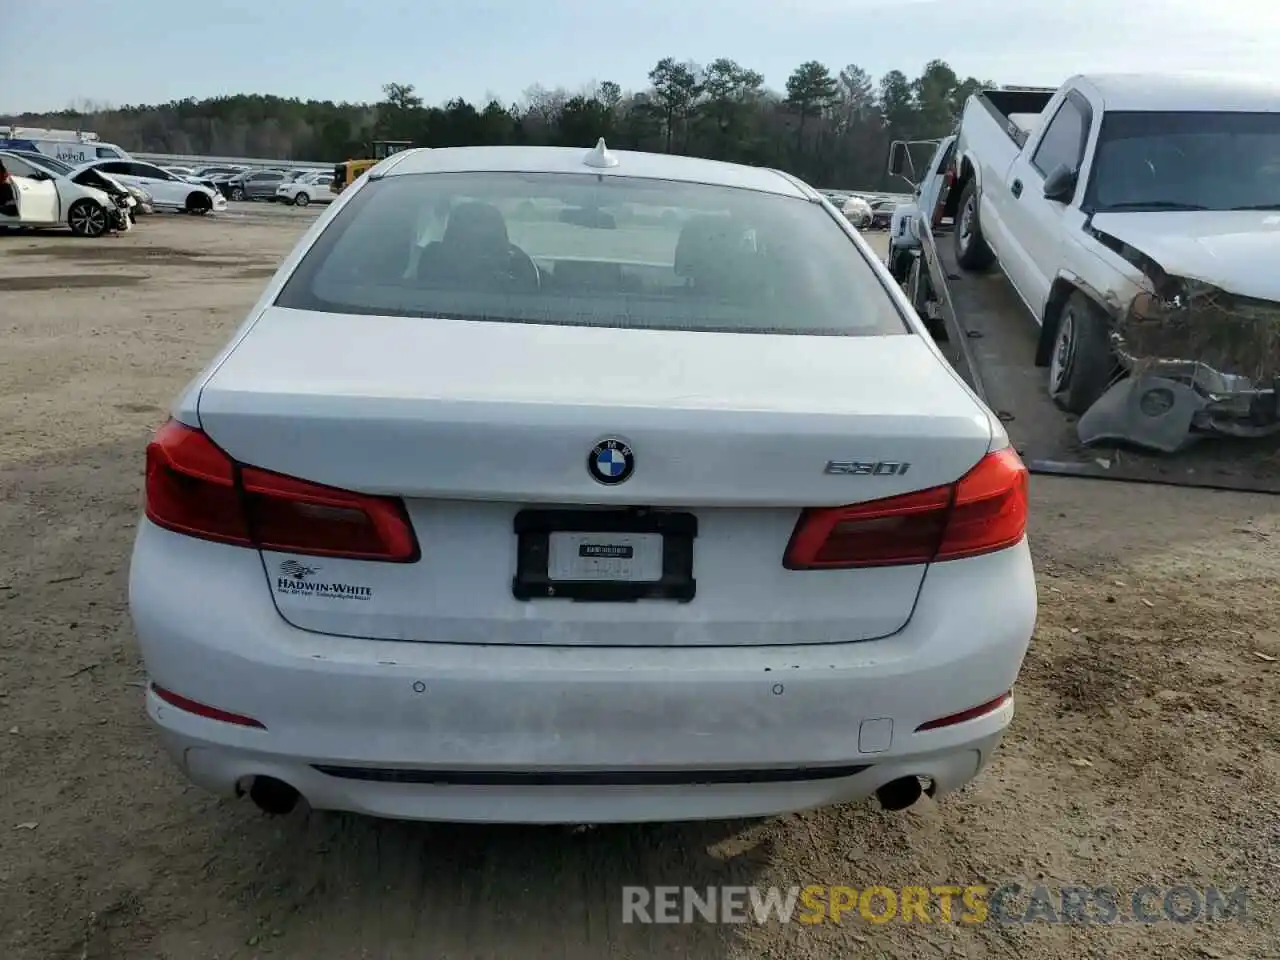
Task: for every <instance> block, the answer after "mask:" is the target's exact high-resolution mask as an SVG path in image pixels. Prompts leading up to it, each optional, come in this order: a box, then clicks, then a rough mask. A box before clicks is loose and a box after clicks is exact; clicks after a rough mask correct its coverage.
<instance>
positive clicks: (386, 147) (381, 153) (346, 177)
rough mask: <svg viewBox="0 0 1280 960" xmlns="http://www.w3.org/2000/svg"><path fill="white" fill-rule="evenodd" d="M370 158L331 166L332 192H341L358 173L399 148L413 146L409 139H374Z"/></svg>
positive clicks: (396, 151) (330, 187)
mask: <svg viewBox="0 0 1280 960" xmlns="http://www.w3.org/2000/svg"><path fill="white" fill-rule="evenodd" d="M372 146H373V150H372V151H371V153H372V154H373V158H372V159H368V158H366V159H363V160H345V161H343V162H342V163H337V164H334V167H333V183H331V184H329V189H330V190H331V191H333V192H334V193H341V192H342V191H343V190H345V189H346V188H347V187H349V186H350V185H351V184H352V183H353V182H354V181H355V179H356V178H357V177H359V176H360V174H362V173H364V172H365V171H366V170H368V169H369V168H370V167H372V166H373V165H374V164H376V163H379V162H380V161H382V160H385V159H387V157H389V156H391V155H392V154H393V153H399V152H400V151H401V150H407V149H408V148H409V147H412V146H413V141H411V140H375V141H373V144H372Z"/></svg>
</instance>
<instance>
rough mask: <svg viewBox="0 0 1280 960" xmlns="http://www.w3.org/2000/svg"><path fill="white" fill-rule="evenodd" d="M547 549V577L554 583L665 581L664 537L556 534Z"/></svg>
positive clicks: (649, 534)
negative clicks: (663, 561) (663, 579)
mask: <svg viewBox="0 0 1280 960" xmlns="http://www.w3.org/2000/svg"><path fill="white" fill-rule="evenodd" d="M547 546H548V550H547V576H548V577H549V578H550V579H551V581H552V582H553V583H554V582H557V581H559V582H564V581H573V582H578V583H592V582H597V583H598V582H608V581H616V582H620V583H655V582H657V581H658V580H661V579H662V534H660V533H580V532H573V533H552V534H550V535H549V537H548V544H547Z"/></svg>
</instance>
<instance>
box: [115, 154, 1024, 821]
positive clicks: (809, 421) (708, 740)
mask: <svg viewBox="0 0 1280 960" xmlns="http://www.w3.org/2000/svg"><path fill="white" fill-rule="evenodd" d="M818 199H819V197H818V194H817V193H815V192H814V191H813V190H812V189H811V188H809V187H807V186H805V185H804V184H802V183H799V182H797V181H796V180H794V179H792V178H790V177H788V176H785V175H784V174H781V173H779V172H777V171H772V170H767V169H763V168H756V167H748V166H738V165H733V164H727V163H718V162H712V161H708V160H701V159H697V158H694V157H686V156H670V155H666V154H647V153H636V152H629V151H620V152H618V153H611V152H609V151H608V149H607V148H606V146H605V145H604V142H603V141H601V142H600V143H599V145H598V146H597V147H596V148H595V149H593V150H590V151H578V150H573V149H568V148H556V147H467V148H461V149H459V148H452V149H450V148H446V149H421V150H408V151H405V152H402V153H399V154H397V155H396V159H395V162H394V163H390V164H388V165H387V167H386V168H385V173H384V174H383V175H381V176H379V177H377V178H373V179H371V178H369V177H368V176H362V177H360V178H359V179H357V180H356V181H355V182H354V183H353V184H352V185H351V186H349V187H347V189H346V190H344V191H343V193H342V195H341V198H340V200H339V202H338V203H335V204H333V205H332V206H330V207H329V208H328V210H326V211H325V212H324V213H323V214H321V215H320V218H319V219H318V221H317V222H316V224H315V225H314V227H313V228H312V229H311V230H308V231H307V232H306V233H305V235H304V236H303V238H302V239H301V240H300V241H299V244H298V246H297V248H296V249H295V250H294V251H293V252H292V253H291V254H289V255H287V256H286V257H285V258H284V259H283V263H284V264H285V266H284V267H283V268H282V270H281V271H280V272H279V273H278V274H277V275H276V277H275V278H273V279H272V280H271V281H269V285H268V287H267V288H266V289H265V290H264V291H263V293H262V296H261V297H260V299H259V300H258V303H257V305H256V306H255V307H254V308H253V309H252V311H251V312H250V313H249V314H248V315H247V316H246V317H245V320H244V323H243V324H242V325H241V327H240V328H239V329H238V330H236V331H235V332H234V333H233V334H232V335H231V337H230V338H229V341H228V343H227V345H226V347H225V348H224V350H223V351H222V352H221V353H220V354H219V356H218V359H217V361H216V362H214V363H211V364H210V366H209V367H208V368H207V369H206V370H205V371H204V372H203V373H201V374H200V375H198V376H197V377H196V378H195V379H193V380H192V381H191V382H190V383H189V384H188V386H187V388H186V389H185V391H184V392H183V393H182V394H181V396H180V397H179V399H178V400H177V401H176V403H175V405H174V407H173V409H172V419H170V420H169V421H168V422H167V423H166V424H165V425H163V426H162V427H161V428H160V430H159V431H158V432H157V434H156V435H155V437H154V439H153V440H152V442H151V443H150V445H149V446H148V448H147V452H146V479H145V508H144V515H143V516H142V517H141V518H140V520H139V523H138V526H137V534H136V541H135V544H134V549H133V559H132V565H131V569H130V574H129V604H130V610H131V613H132V618H133V623H134V626H135V629H136V633H137V637H138V642H139V645H140V648H141V652H142V657H143V660H144V663H145V668H146V671H147V675H148V680H147V686H146V692H145V702H146V709H147V712H148V714H149V716H150V718H151V720H152V721H153V722H154V723H155V724H156V726H157V727H158V729H159V732H160V736H161V742H162V743H163V745H164V747H165V749H166V750H167V752H168V753H169V754H170V756H171V757H172V758H173V759H174V760H175V762H176V764H177V766H178V767H179V768H180V769H181V771H182V773H183V775H184V776H186V777H188V778H190V780H192V781H193V782H195V783H197V784H199V785H201V786H203V787H205V788H208V789H211V790H213V791H216V792H217V793H219V794H223V795H225V796H227V797H233V796H237V795H243V794H244V793H246V792H247V793H248V795H249V797H250V798H251V799H252V800H253V801H254V802H255V803H257V804H258V805H259V806H260V807H261V808H263V809H265V810H268V811H271V812H274V813H283V812H287V811H288V810H289V809H290V808H291V807H292V806H293V805H294V804H295V803H297V801H298V800H299V798H300V797H303V798H305V799H306V801H307V802H308V803H309V804H310V806H311V807H312V808H314V809H335V810H346V811H355V812H360V813H365V814H374V815H378V816H385V817H395V818H408V819H434V820H470V821H477V822H493V821H523V822H536V823H549V822H561V823H565V822H567V823H604V822H619V821H642V820H686V819H704V818H714V819H719V818H726V817H762V816H768V815H772V814H776V813H779V812H782V811H790V810H796V809H801V808H807V807H814V806H821V805H825V804H832V803H837V802H841V801H844V800H850V799H855V798H860V797H866V796H870V795H875V796H877V797H878V798H879V800H880V802H881V804H882V805H883V806H884V807H885V808H888V809H902V808H904V807H906V806H908V805H910V804H912V803H913V802H914V801H915V800H916V799H918V798H919V797H920V796H921V792H922V789H923V788H924V785H927V792H928V793H930V794H931V795H938V796H941V795H943V794H946V793H947V792H949V791H951V790H954V789H956V788H958V787H960V786H961V785H963V784H965V783H967V782H968V781H970V780H972V779H973V778H974V777H975V776H976V775H977V774H978V772H979V771H980V770H981V769H982V768H983V766H984V765H985V764H986V763H987V761H988V760H990V759H991V757H992V754H993V751H994V750H995V749H996V747H997V744H998V743H999V741H1000V739H1001V736H1002V734H1003V732H1004V730H1005V729H1006V728H1007V726H1008V724H1009V722H1010V720H1011V718H1012V715H1013V694H1012V692H1011V691H1012V689H1013V686H1014V682H1015V680H1016V678H1017V676H1018V672H1019V669H1020V666H1021V664H1022V660H1023V657H1024V655H1025V653H1026V651H1027V648H1028V645H1029V642H1030V639H1031V635H1032V631H1033V628H1034V625H1035V619H1036V585H1035V578H1034V573H1033V570H1032V564H1031V555H1030V553H1029V551H1028V547H1027V540H1026V536H1025V527H1026V520H1027V471H1026V468H1025V467H1024V466H1023V464H1022V462H1021V461H1020V459H1019V457H1018V455H1017V453H1016V452H1015V451H1014V450H1013V448H1012V447H1011V446H1010V444H1009V438H1008V435H1007V434H1006V432H1005V429H1004V427H1003V425H1002V424H1001V422H1000V420H999V419H998V418H997V417H996V416H995V414H994V413H992V412H991V411H990V410H989V409H988V408H987V407H986V406H984V404H983V403H982V402H981V401H980V400H979V399H978V398H977V397H976V395H975V394H974V393H973V392H972V391H971V390H970V389H969V388H968V387H967V386H966V385H965V384H964V382H963V380H962V379H961V378H960V377H959V376H957V375H956V374H955V372H954V371H953V370H952V369H951V368H950V367H949V365H948V364H947V362H946V360H945V359H943V357H942V355H941V354H940V353H939V352H938V350H937V348H936V347H935V346H934V344H933V342H932V340H931V339H930V337H929V334H928V332H927V331H926V330H925V328H924V327H923V326H922V325H921V323H920V321H919V319H918V318H917V317H916V316H915V314H914V312H913V311H912V310H911V309H910V307H909V306H908V304H907V302H906V300H905V298H904V297H903V296H902V294H901V292H900V291H898V290H897V289H896V287H894V285H893V284H892V282H891V281H890V279H889V277H888V275H887V274H886V272H885V270H884V267H883V266H882V265H881V264H879V263H878V262H877V261H876V259H875V254H874V253H873V252H872V250H871V248H870V247H869V246H868V244H866V243H865V242H864V241H863V240H862V239H861V238H860V237H859V236H858V235H857V234H856V232H855V231H854V230H853V229H852V227H851V226H850V224H849V223H848V222H846V221H844V220H843V219H842V218H839V217H835V216H832V211H831V208H830V207H828V206H826V205H824V204H820V203H818V202H816V201H817V200H818ZM526 203H527V204H528V205H530V206H531V207H533V208H536V209H544V208H547V209H556V210H560V211H561V214H560V216H559V217H558V218H557V222H555V223H548V222H546V221H537V220H527V219H517V218H516V217H515V216H514V211H516V210H519V209H521V208H524V207H525V204H526ZM504 209H506V210H509V211H511V212H512V213H513V216H512V218H511V219H510V220H509V221H508V219H507V218H506V217H505V216H504V214H503V212H502V211H503V210H504ZM664 210H671V211H674V215H673V216H672V217H670V218H664V217H663V216H662V211H664ZM638 213H644V214H647V215H644V216H637V214H638ZM602 370H607V371H609V372H610V373H609V377H608V387H607V389H601V380H600V376H601V371H602ZM709 451H713V452H714V464H713V466H711V467H709V466H708V460H707V456H708V455H709V454H708V452H709ZM193 611H199V616H193Z"/></svg>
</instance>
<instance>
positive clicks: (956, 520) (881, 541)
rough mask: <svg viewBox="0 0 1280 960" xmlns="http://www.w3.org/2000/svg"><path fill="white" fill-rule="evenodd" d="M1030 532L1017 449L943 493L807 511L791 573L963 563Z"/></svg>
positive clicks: (792, 547)
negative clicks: (947, 561) (944, 562)
mask: <svg viewBox="0 0 1280 960" xmlns="http://www.w3.org/2000/svg"><path fill="white" fill-rule="evenodd" d="M1026 529H1027V468H1026V467H1025V466H1024V465H1023V463H1022V460H1021V458H1019V456H1018V454H1017V452H1016V451H1015V450H1013V448H1011V447H1009V448H1005V449H1004V450H998V451H996V452H994V453H989V454H987V456H985V457H984V458H983V459H982V460H981V461H980V462H979V463H978V465H977V466H975V467H974V468H973V469H972V470H970V471H969V472H968V473H967V474H965V475H964V476H963V477H962V478H960V480H959V481H958V482H956V483H953V484H948V485H947V486H943V487H931V488H930V489H928V490H920V491H917V492H915V493H908V494H903V495H902V496H898V497H888V498H886V499H884V500H873V501H871V502H870V503H858V504H854V505H852V506H848V507H819V508H815V509H810V510H806V511H804V513H802V514H801V515H800V520H799V522H797V524H796V528H795V531H794V532H793V533H792V534H791V542H790V543H789V544H788V545H787V552H786V556H785V557H784V559H783V566H785V567H786V568H787V569H788V570H822V569H847V568H850V567H888V566H901V565H906V564H919V563H933V562H935V561H938V560H959V559H960V558H962V557H975V556H979V555H980V554H984V553H993V552H994V551H996V550H1003V549H1005V548H1006V547H1012V546H1013V545H1014V544H1016V543H1018V542H1019V541H1020V540H1021V539H1022V537H1023V535H1024V534H1025V533H1026Z"/></svg>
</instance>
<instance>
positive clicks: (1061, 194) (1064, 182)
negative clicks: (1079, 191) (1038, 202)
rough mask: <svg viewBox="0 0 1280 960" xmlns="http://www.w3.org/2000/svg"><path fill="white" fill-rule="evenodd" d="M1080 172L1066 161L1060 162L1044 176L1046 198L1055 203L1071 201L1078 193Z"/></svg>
mask: <svg viewBox="0 0 1280 960" xmlns="http://www.w3.org/2000/svg"><path fill="white" fill-rule="evenodd" d="M1077 176H1078V174H1077V173H1076V171H1074V170H1072V169H1071V168H1070V167H1068V166H1067V165H1066V164H1065V163H1060V164H1058V166H1056V167H1054V168H1053V171H1052V172H1051V173H1050V174H1049V175H1048V176H1047V177H1045V178H1044V198H1045V199H1046V200H1052V201H1053V202H1054V203H1070V202H1071V198H1072V197H1074V196H1075V195H1076V177H1077Z"/></svg>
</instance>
